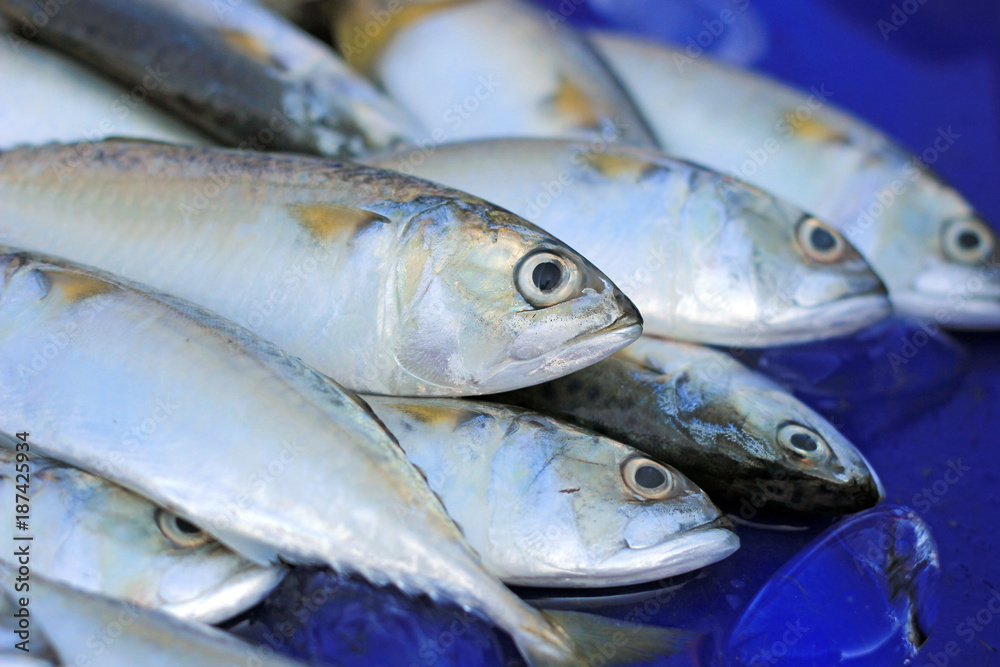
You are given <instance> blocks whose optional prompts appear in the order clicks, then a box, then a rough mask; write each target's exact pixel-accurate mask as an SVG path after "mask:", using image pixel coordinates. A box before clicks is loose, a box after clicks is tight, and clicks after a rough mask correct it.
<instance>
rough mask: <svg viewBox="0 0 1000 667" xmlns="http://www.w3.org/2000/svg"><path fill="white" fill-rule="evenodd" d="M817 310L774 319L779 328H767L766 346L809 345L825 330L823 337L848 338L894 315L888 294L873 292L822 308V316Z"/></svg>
mask: <svg viewBox="0 0 1000 667" xmlns="http://www.w3.org/2000/svg"><path fill="white" fill-rule="evenodd" d="M815 310H816V309H814V308H801V309H797V310H796V311H794V313H792V314H791V315H790V316H789V317H786V318H781V319H776V320H771V321H770V322H769V325H771V326H773V325H779V326H778V328H768V327H765V329H764V335H765V336H767V343H766V345H767V346H771V345H787V344H796V343H802V342H810V341H813V340H816V339H817V335H816V332H817V329H821V330H822V335H821V336H819V337H821V338H833V337H836V336H842V335H847V334H850V333H853V332H855V331H860V330H861V329H864V328H865V327H868V326H871V325H872V324H875V323H876V322H880V321H881V320H883V319H885V318H886V317H888V316H889V315H891V314H892V312H893V306H892V302H891V301H890V300H889V297H888V296H887V294H886V293H884V292H879V291H872V292H865V293H862V294H851V295H847V296H844V297H841V298H840V299H837V300H835V301H831V302H828V303H826V304H824V305H823V306H822V312H821V313H817V312H815ZM744 344H745V343H744Z"/></svg>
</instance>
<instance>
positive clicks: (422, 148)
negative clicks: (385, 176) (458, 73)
mask: <svg viewBox="0 0 1000 667" xmlns="http://www.w3.org/2000/svg"><path fill="white" fill-rule="evenodd" d="M501 87H503V81H501V80H500V79H498V78H497V77H496V76H494V75H493V74H486V75H481V76H479V78H478V80H477V83H476V87H475V88H473V89H472V91H470V93H469V94H468V95H466V96H465V97H464V98H462V99H461V100H459V101H458V102H455V103H453V104H452V105H451V106H450V107H449V108H447V109H445V110H444V112H443V113H442V115H441V120H442V122H443V123H445V124H446V125H447V129H446V128H445V127H442V126H440V125H438V126H437V127H434V128H432V129H431V130H430V132H429V139H418V140H417V141H416V142H414V143H415V144H416V145H415V147H414V148H412V149H411V150H408V151H406V153H405V154H403V155H401V156H400V161H399V163H398V164H396V165H395V166H393V169H394V170H395V171H398V172H400V173H403V174H407V175H409V176H412V175H413V173H414V171H415V170H416V169H417V168H418V167H420V166H421V165H422V164H424V162H426V161H427V158H429V157H430V156H431V155H433V154H434V153H435V152H436V151H437V148H438V146H440V145H441V144H446V143H448V142H449V141H451V140H452V135H453V134H454V133H455V132H457V131H458V130H459V129H461V127H462V125H464V124H465V121H467V120H469V119H470V118H472V117H473V115H475V114H476V112H477V111H478V110H479V109H480V107H482V105H483V104H485V103H486V102H487V101H488V100H489V99H490V98H491V97H493V95H494V94H495V93H496V91H497V90H498V89H499V88H501Z"/></svg>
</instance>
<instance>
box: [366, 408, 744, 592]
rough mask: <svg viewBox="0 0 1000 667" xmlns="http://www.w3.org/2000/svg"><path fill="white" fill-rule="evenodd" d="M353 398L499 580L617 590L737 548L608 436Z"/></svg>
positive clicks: (515, 412) (485, 412)
mask: <svg viewBox="0 0 1000 667" xmlns="http://www.w3.org/2000/svg"><path fill="white" fill-rule="evenodd" d="M365 398H366V400H367V401H368V403H369V404H370V405H371V407H372V410H374V411H375V414H376V415H378V417H379V419H381V420H382V423H384V424H385V425H386V427H387V428H388V429H389V430H390V431H391V432H392V433H393V434H394V435H395V436H396V437H397V439H398V440H399V444H400V446H401V447H402V448H403V449H404V450H405V451H406V456H407V458H409V459H410V461H412V462H413V463H414V465H416V466H417V467H418V468H420V470H421V471H422V472H423V473H424V474H425V475H426V476H427V480H428V483H429V484H430V487H431V488H432V489H433V490H434V491H435V492H436V493H437V494H438V496H439V497H440V498H441V501H442V502H443V503H444V506H445V509H446V510H447V511H448V514H449V515H450V516H451V518H452V519H454V520H455V522H456V523H457V524H458V525H459V527H460V528H461V529H462V534H463V535H464V536H465V539H466V540H468V541H469V544H470V545H471V546H472V548H473V549H475V550H476V552H477V553H478V554H479V555H480V557H482V559H483V564H484V565H485V567H486V568H487V569H488V570H489V571H490V572H492V573H493V574H495V575H496V576H498V577H500V579H502V580H503V581H505V582H506V583H509V584H519V585H523V586H552V587H560V586H573V587H600V586H626V585H630V584H637V583H643V582H648V581H655V580H657V579H663V578H665V577H671V576H674V575H677V574H682V573H684V572H690V571H691V570H695V569H697V568H700V567H704V566H706V565H709V564H711V563H714V562H716V561H718V560H722V559H723V558H725V557H726V556H729V555H730V554H732V553H733V552H734V551H736V549H737V548H738V547H739V538H737V537H736V535H735V534H734V533H733V532H732V531H731V524H730V523H729V520H728V519H727V518H726V517H725V515H723V514H722V513H721V512H720V511H719V509H718V508H717V507H716V506H715V505H713V504H712V501H711V500H709V498H708V496H706V495H705V493H704V492H703V491H702V490H701V489H699V488H698V487H697V486H695V485H694V484H693V483H692V482H691V481H689V480H688V479H687V478H685V477H684V475H682V474H681V473H679V472H678V471H677V470H676V469H674V468H671V467H670V466H666V465H663V464H660V463H657V462H656V461H652V460H650V459H649V458H647V457H646V456H643V455H642V454H640V453H639V452H637V451H635V450H634V449H632V448H631V447H627V446H625V445H622V444H621V443H618V442H615V441H614V440H611V439H609V438H605V437H602V436H599V435H597V434H594V433H590V432H587V431H584V430H582V429H579V428H575V427H573V426H570V425H569V424H565V423H563V422H560V421H558V420H555V419H551V418H549V417H545V416H543V415H539V414H536V413H532V412H528V411H527V410H522V409H519V408H512V407H507V406H501V405H490V404H488V403H479V402H474V401H468V400H456V399H419V398H416V399H400V398H392V397H385V396H382V397H380V396H369V397H365Z"/></svg>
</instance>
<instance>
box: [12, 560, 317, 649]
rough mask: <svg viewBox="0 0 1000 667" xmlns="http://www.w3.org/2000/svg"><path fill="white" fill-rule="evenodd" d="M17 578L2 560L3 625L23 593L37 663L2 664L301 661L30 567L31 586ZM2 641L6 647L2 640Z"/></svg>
mask: <svg viewBox="0 0 1000 667" xmlns="http://www.w3.org/2000/svg"><path fill="white" fill-rule="evenodd" d="M5 558H6V557H5ZM16 577H17V568H16V566H15V565H14V564H12V563H8V562H5V561H0V612H2V616H3V618H4V620H5V624H10V620H9V619H11V617H12V615H13V614H14V613H17V612H18V611H19V610H20V609H21V607H20V606H19V602H18V601H19V600H20V599H21V598H22V597H25V596H27V598H28V599H29V600H30V602H29V603H28V607H27V609H28V613H29V614H30V618H31V629H30V631H29V639H28V643H27V644H26V645H25V646H26V648H28V649H30V652H31V657H32V658H33V659H37V660H38V662H37V663H35V662H27V663H18V662H7V661H6V659H7V658H8V656H7V655H3V656H0V665H5V666H7V665H9V666H10V667H14V666H15V665H22V664H24V665H35V664H38V665H48V664H51V665H53V666H56V665H58V666H60V667H62V666H64V665H100V666H101V667H136V665H143V666H144V667H177V666H178V665H184V666H185V667H232V666H233V665H242V664H248V660H250V659H253V660H254V662H253V663H252V664H256V665H260V666H261V667H304V666H303V664H302V663H299V662H297V661H294V660H291V659H288V658H283V657H281V656H277V655H274V651H273V650H271V648H270V647H266V649H267V650H266V651H264V650H260V649H258V648H257V647H255V646H252V645H250V644H248V643H246V642H244V641H241V640H239V639H237V638H236V637H234V636H233V635H231V634H229V633H226V632H223V631H221V630H216V629H215V628H212V627H209V626H206V625H200V624H196V623H192V622H190V621H182V620H180V619H178V618H177V617H175V616H170V615H168V614H164V613H162V612H158V611H154V610H151V609H144V608H142V607H137V606H135V605H133V604H131V603H128V602H124V601H121V600H116V599H112V598H110V597H105V596H102V595H95V594H94V593H90V592H85V591H82V590H80V589H77V588H73V587H71V586H68V585H66V584H63V583H59V582H56V581H52V580H48V579H46V578H45V577H43V576H41V575H38V574H36V573H32V574H31V575H30V581H29V582H28V584H27V585H28V587H29V588H26V589H21V588H18V586H21V585H24V584H23V583H21V584H19V583H17V581H16ZM5 634H6V633H5ZM14 636H15V637H16V635H14ZM14 641H15V642H16V641H18V638H15V639H14ZM4 644H5V647H4V648H6V647H7V644H8V642H6V641H5V642H4ZM16 651H17V649H14V651H11V653H13V652H16ZM22 655H27V654H22Z"/></svg>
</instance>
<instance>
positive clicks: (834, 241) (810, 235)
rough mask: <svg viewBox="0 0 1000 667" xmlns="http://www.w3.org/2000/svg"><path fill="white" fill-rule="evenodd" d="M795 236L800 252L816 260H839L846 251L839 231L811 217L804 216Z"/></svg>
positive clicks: (826, 261)
mask: <svg viewBox="0 0 1000 667" xmlns="http://www.w3.org/2000/svg"><path fill="white" fill-rule="evenodd" d="M796 236H797V238H798V242H799V247H800V248H802V252H804V253H805V254H806V256H808V257H809V258H810V259H812V260H814V261H817V262H823V263H824V264H827V263H830V262H839V261H840V260H841V259H843V258H844V254H845V253H846V251H847V243H846V242H845V241H844V237H843V236H841V235H840V232H838V231H837V230H835V229H834V228H832V227H830V226H829V225H827V224H826V223H823V222H820V221H819V220H817V219H816V218H813V217H805V218H803V219H802V220H801V221H800V222H799V224H798V229H797V230H796Z"/></svg>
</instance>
